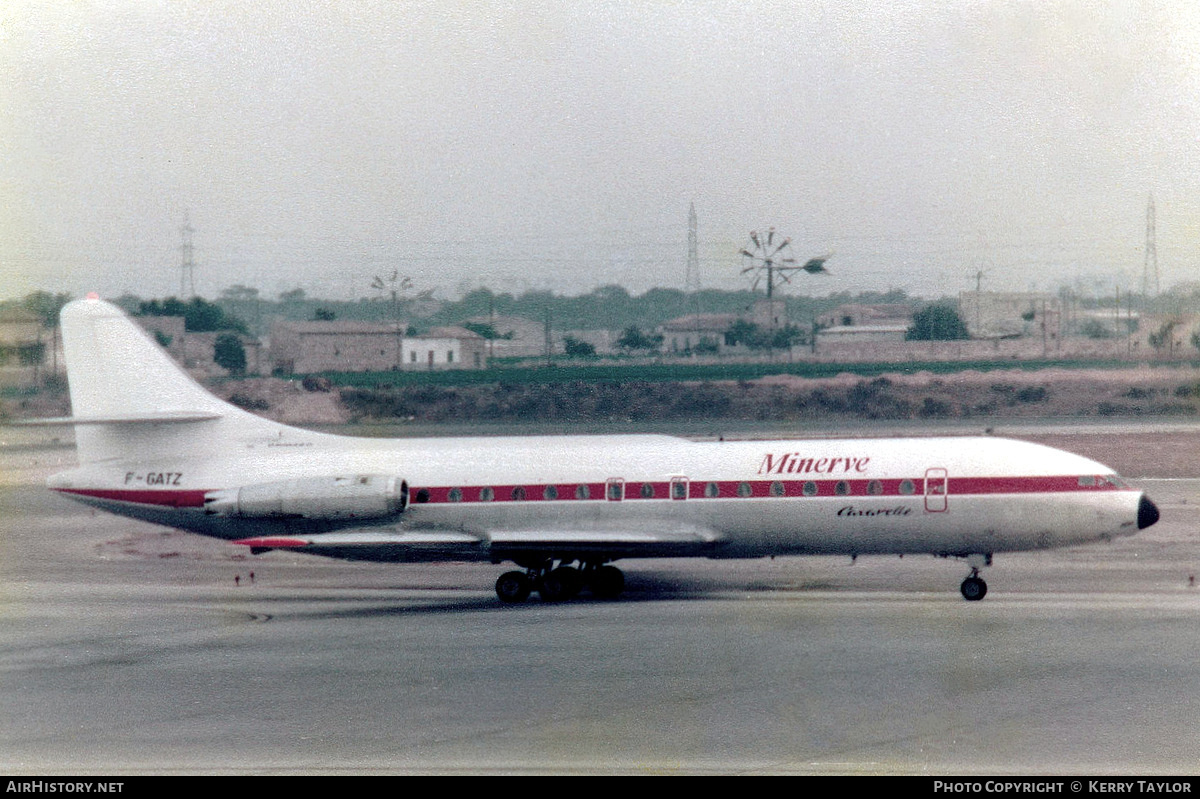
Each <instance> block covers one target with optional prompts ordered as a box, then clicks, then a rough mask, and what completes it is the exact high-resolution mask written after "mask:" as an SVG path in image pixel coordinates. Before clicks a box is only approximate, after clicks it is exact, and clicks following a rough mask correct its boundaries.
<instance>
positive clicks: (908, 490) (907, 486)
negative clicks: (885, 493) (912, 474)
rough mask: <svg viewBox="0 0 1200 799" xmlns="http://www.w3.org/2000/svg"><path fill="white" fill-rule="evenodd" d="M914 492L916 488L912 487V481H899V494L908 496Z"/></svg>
mask: <svg viewBox="0 0 1200 799" xmlns="http://www.w3.org/2000/svg"><path fill="white" fill-rule="evenodd" d="M916 490H917V489H916V486H914V485H913V481H912V480H901V481H900V493H901V494H904V495H905V496H908V495H910V494H912V493H913V492H914V491H916Z"/></svg>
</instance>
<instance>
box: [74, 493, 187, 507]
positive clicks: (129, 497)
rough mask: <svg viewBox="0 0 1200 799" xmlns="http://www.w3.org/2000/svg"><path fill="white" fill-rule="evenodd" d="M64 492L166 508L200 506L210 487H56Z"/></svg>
mask: <svg viewBox="0 0 1200 799" xmlns="http://www.w3.org/2000/svg"><path fill="white" fill-rule="evenodd" d="M55 490H56V491H61V492H63V493H64V494H79V495H80V496H84V497H95V498H96V499H112V500H116V501H118V502H136V503H138V504H140V505H163V506H166V507H168V508H202V507H204V495H205V494H207V493H208V492H209V491H210V490H211V489H204V490H200V491H170V490H167V491H152V490H147V489H124V488H119V489H111V490H106V489H101V488H58V489H55Z"/></svg>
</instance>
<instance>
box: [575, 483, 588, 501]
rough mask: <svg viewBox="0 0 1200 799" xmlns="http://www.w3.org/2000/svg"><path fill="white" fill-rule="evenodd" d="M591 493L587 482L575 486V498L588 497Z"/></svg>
mask: <svg viewBox="0 0 1200 799" xmlns="http://www.w3.org/2000/svg"><path fill="white" fill-rule="evenodd" d="M591 495H592V491H591V489H590V488H588V486H587V483H582V484H580V485H577V486H575V499H588V498H590V497H591Z"/></svg>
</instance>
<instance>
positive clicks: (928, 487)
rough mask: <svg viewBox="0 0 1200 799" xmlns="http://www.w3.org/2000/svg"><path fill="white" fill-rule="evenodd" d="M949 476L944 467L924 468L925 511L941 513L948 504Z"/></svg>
mask: <svg viewBox="0 0 1200 799" xmlns="http://www.w3.org/2000/svg"><path fill="white" fill-rule="evenodd" d="M949 493H950V477H949V475H948V474H947V473H946V470H945V469H926V470H925V511H926V512H927V513H943V512H945V511H946V509H947V507H948V506H949V499H948V497H949Z"/></svg>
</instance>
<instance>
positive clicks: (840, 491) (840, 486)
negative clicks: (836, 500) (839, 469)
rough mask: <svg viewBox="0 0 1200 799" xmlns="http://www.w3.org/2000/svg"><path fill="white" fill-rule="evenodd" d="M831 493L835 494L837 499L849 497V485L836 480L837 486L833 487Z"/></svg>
mask: <svg viewBox="0 0 1200 799" xmlns="http://www.w3.org/2000/svg"><path fill="white" fill-rule="evenodd" d="M833 493H835V494H837V495H838V496H839V497H847V496H850V484H849V483H847V482H846V481H845V480H838V481H837V485H835V486H834V487H833Z"/></svg>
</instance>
